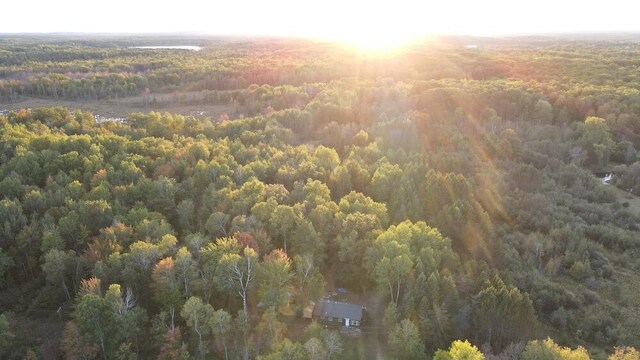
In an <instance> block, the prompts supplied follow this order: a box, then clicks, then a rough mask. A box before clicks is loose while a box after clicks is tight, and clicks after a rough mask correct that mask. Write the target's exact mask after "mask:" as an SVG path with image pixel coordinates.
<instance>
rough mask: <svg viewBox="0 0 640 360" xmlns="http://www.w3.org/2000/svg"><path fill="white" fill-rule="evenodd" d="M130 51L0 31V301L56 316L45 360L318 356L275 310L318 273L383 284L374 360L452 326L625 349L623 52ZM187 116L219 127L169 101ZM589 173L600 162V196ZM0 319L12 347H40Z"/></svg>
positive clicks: (508, 46) (627, 76) (122, 45)
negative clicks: (57, 349)
mask: <svg viewBox="0 0 640 360" xmlns="http://www.w3.org/2000/svg"><path fill="white" fill-rule="evenodd" d="M179 39H180V40H181V41H182V40H184V41H187V39H186V38H184V39H183V38H179ZM176 40H177V39H176V38H171V39H168V38H165V39H158V41H161V42H163V41H171V42H173V41H176ZM188 40H189V41H191V40H193V39H188ZM150 41H154V42H155V41H156V39H153V40H152V39H150V38H135V39H125V38H116V39H97V38H95V39H94V38H92V39H88V38H87V39H86V38H74V39H63V38H58V37H48V38H47V39H44V40H43V39H40V38H37V39H36V38H29V37H14V36H9V37H5V38H3V41H2V42H1V43H0V53H2V56H0V102H3V104H5V105H3V109H4V108H9V109H16V107H15V106H17V105H16V104H20V105H23V104H24V106H30V107H32V108H33V109H31V110H29V109H20V110H15V111H9V112H8V114H6V116H5V115H4V114H5V113H4V112H3V115H0V195H1V199H2V200H0V288H1V289H2V290H3V291H0V308H2V309H7V310H13V311H15V312H16V313H17V314H18V315H19V316H24V317H26V318H27V322H25V324H30V322H28V321H29V320H32V319H31V318H32V317H40V311H42V312H43V313H45V312H46V313H47V314H55V315H54V318H55V319H57V320H55V321H65V320H70V319H73V321H71V322H69V323H68V325H67V326H66V327H65V331H64V337H63V340H62V345H61V347H62V348H63V349H64V352H65V356H66V357H68V358H92V357H93V358H95V357H101V356H102V357H105V356H108V357H109V358H131V357H132V356H134V354H135V356H138V357H140V358H154V357H156V356H157V355H159V356H160V358H166V359H177V358H188V357H189V356H190V355H189V353H188V351H187V350H188V348H189V346H190V348H191V350H192V352H193V354H198V356H199V357H201V358H203V357H205V356H215V357H218V358H222V356H223V350H224V356H225V358H239V357H242V358H249V357H251V356H254V355H255V356H263V357H264V358H287V357H290V358H313V359H316V358H318V359H326V358H334V357H336V356H338V355H339V354H340V353H341V350H342V348H343V347H344V345H342V343H341V341H340V336H339V335H338V334H336V333H334V332H329V331H324V330H322V331H316V330H313V329H311V330H313V331H311V330H309V334H308V335H307V336H305V337H304V339H300V340H299V342H297V343H296V342H291V341H288V340H287V339H285V336H284V333H285V331H284V330H285V328H286V327H288V328H289V332H288V334H289V336H291V337H292V338H295V337H296V336H295V332H292V331H291V329H295V326H294V325H286V324H285V323H284V322H281V319H279V318H278V315H277V313H278V311H282V312H287V311H290V312H294V311H291V310H296V309H300V308H302V307H303V306H305V305H306V304H307V302H308V301H309V300H314V299H318V298H320V297H321V296H323V295H325V294H324V287H325V285H326V287H327V288H329V287H346V288H348V290H349V292H350V293H352V294H354V295H358V294H375V295H372V296H378V294H379V295H381V296H380V298H379V299H381V303H380V304H379V305H378V303H379V301H371V302H370V300H371V299H367V298H364V299H362V300H363V302H368V303H373V304H375V305H376V306H372V308H375V307H377V309H378V310H380V309H383V308H386V309H387V310H386V311H385V314H384V318H385V319H384V321H383V322H384V323H385V326H386V327H387V329H388V332H389V334H387V335H390V334H391V333H393V342H391V340H392V339H391V337H390V339H389V340H390V346H392V347H393V349H394V350H393V352H390V353H389V354H388V355H389V356H391V357H394V356H396V354H397V356H398V357H412V356H414V355H415V356H421V355H423V352H420V350H419V349H427V351H433V350H434V349H437V348H444V347H446V346H447V345H448V344H449V343H451V341H452V340H453V339H456V338H469V339H471V340H472V341H474V343H478V344H481V343H482V344H487V345H490V347H491V349H492V350H495V351H502V350H503V349H508V348H509V344H510V343H512V342H518V341H525V340H528V339H529V338H531V337H533V336H539V335H546V334H547V333H549V334H560V333H562V337H561V338H559V339H561V340H562V341H563V343H567V344H569V345H572V346H575V345H576V344H584V345H585V346H588V347H589V349H590V350H592V349H593V352H594V353H602V352H603V351H602V349H605V348H606V349H610V348H611V347H612V346H615V345H618V344H623V343H624V344H634V345H635V344H636V343H637V342H638V341H637V339H636V335H635V334H637V333H638V332H637V331H636V330H637V329H636V328H637V324H635V323H634V322H633V317H632V316H629V314H631V313H632V312H633V311H634V309H635V308H636V307H637V301H636V299H635V297H633V296H631V295H629V294H633V291H631V289H632V288H633V287H634V286H635V283H636V280H637V277H638V269H637V266H636V265H637V264H636V263H637V261H635V258H634V256H635V255H634V254H636V253H637V251H638V248H639V246H640V243H639V242H638V239H637V234H636V233H637V230H638V225H637V224H638V220H640V218H639V217H638V208H639V206H638V201H636V200H637V199H636V198H635V196H634V195H633V194H636V193H638V192H640V185H638V184H639V183H640V162H636V160H637V154H636V149H638V148H640V140H639V139H640V136H639V134H640V126H638V121H637V119H638V118H640V106H638V98H639V95H640V92H639V91H638V90H637V88H639V87H640V77H639V76H638V75H637V71H636V70H637V69H636V68H637V66H636V65H637V64H636V62H635V58H636V57H637V55H638V49H637V47H636V46H635V45H634V44H633V43H631V42H628V41H627V40H626V39H620V41H616V42H610V41H606V40H604V39H603V40H602V41H598V42H590V41H587V40H584V41H572V42H567V41H564V40H561V39H536V40H532V39H521V41H518V42H508V43H507V42H504V41H502V40H497V39H484V40H483V43H482V45H481V46H480V48H479V49H475V50H470V49H468V48H464V47H462V46H460V43H457V42H456V43H455V44H454V45H453V46H438V47H435V48H434V47H433V46H431V45H429V46H422V45H420V44H417V45H415V46H414V47H412V50H411V51H409V52H406V51H398V52H397V53H394V54H387V55H385V56H379V55H371V56H361V55H362V54H357V53H355V52H353V51H351V50H349V49H347V48H345V47H340V46H334V45H332V44H324V45H322V46H318V44H313V43H309V42H305V41H296V42H288V41H276V42H273V41H271V40H267V39H263V40H255V41H253V40H242V41H235V40H229V42H226V41H223V42H220V41H219V40H216V39H209V38H206V37H202V38H198V39H197V41H198V43H199V44H201V45H203V46H205V48H204V49H203V51H200V52H179V51H164V50H141V49H129V48H127V47H128V46H129V45H139V43H147V42H150ZM441 41H442V42H443V43H444V44H448V43H449V41H451V39H442V40H441ZM465 41H466V40H465ZM605 65H606V66H605ZM605 70H606V71H605ZM354 74H357V75H358V76H353V75H354ZM252 84H260V85H252ZM34 98H37V103H38V104H40V103H42V102H50V103H58V102H59V101H62V100H64V101H78V104H79V103H80V102H82V107H83V108H85V107H88V108H95V110H96V116H94V115H93V114H91V113H89V112H85V111H73V110H68V109H65V108H63V107H51V108H40V107H38V106H34V105H32V104H36V100H34ZM107 99H113V100H109V101H116V102H117V103H118V106H117V108H115V107H112V106H111V105H109V104H111V103H110V102H108V101H107V102H105V100H107ZM65 103H66V104H68V102H65ZM72 104H73V103H72ZM187 108H188V109H202V110H203V111H206V114H207V115H212V116H214V118H213V119H209V118H206V117H204V115H202V114H196V115H195V116H185V115H180V114H172V112H174V111H183V110H184V109H187ZM127 111H150V112H147V113H132V114H129V115H127V114H125V112H127ZM107 113H108V114H119V116H122V117H123V118H125V119H124V120H122V121H113V120H107V121H105V120H104V119H105V117H104V115H105V114H107ZM194 114H195V113H194ZM583 119H584V121H582V120H583ZM594 169H597V170H603V171H604V170H606V171H609V170H613V172H614V176H613V179H612V180H611V185H603V184H601V182H599V181H598V180H597V179H595V178H594V177H593V175H592V174H591V172H590V171H591V170H594ZM280 248H282V250H276V251H275V252H274V251H273V249H280ZM496 274H499V276H496ZM83 279H89V280H83ZM503 279H504V281H503ZM325 281H326V284H325ZM117 284H122V286H123V288H131V289H132V290H131V292H126V293H125V294H122V293H120V290H116V285H117ZM101 286H104V287H105V288H107V289H109V290H108V291H107V293H106V294H104V295H103V290H104V289H102V288H101ZM117 293H119V295H118V294H117ZM133 293H135V294H136V297H137V299H138V301H137V302H138V304H137V306H134V307H130V305H131V303H130V302H129V305H127V306H124V305H123V304H127V303H128V302H127V299H129V300H131V297H128V294H133ZM74 299H77V300H76V301H77V304H76V306H75V308H73V305H72V304H73V301H74ZM193 299H200V300H199V303H198V300H193ZM376 299H378V298H376ZM260 302H262V303H263V304H265V303H266V304H270V305H273V306H274V307H278V308H277V309H275V310H274V309H266V310H265V309H264V308H259V309H258V307H257V305H258V303H260ZM187 304H189V306H187ZM209 304H215V305H216V306H220V307H221V308H220V309H218V310H214V309H213V307H211V305H209ZM281 305H291V307H287V306H281ZM123 306H124V307H123ZM71 308H73V310H71V311H70V310H69V309H71ZM57 309H60V311H59V312H57V313H56V310H57ZM125 309H127V310H125ZM143 309H146V310H143ZM185 309H187V310H186V312H185V313H184V317H182V318H180V317H176V316H175V313H176V311H181V312H184V311H185ZM238 310H239V312H237V311H238ZM144 311H149V313H150V315H153V319H154V321H153V326H152V327H153V330H152V331H150V333H152V334H153V338H154V341H152V342H146V341H144V339H143V338H142V336H141V334H145V333H147V330H148V329H147V327H146V326H145V324H144V316H143V315H144ZM256 311H260V312H263V316H262V319H261V320H258V318H259V316H258V315H257V314H256ZM232 313H233V314H236V313H237V314H238V316H236V317H235V319H232V318H231V315H229V314H232ZM202 314H204V316H200V315H202ZM378 315H379V316H378V317H382V314H378ZM373 316H374V317H375V316H377V315H376V314H373ZM196 319H201V320H202V319H205V320H206V321H205V320H202V321H205V323H206V324H207V325H204V326H196V325H195V324H196V322H198V324H199V325H200V324H201V322H200V320H198V321H196ZM400 319H405V320H402V321H400ZM369 320H373V319H369ZM51 321H54V320H51ZM374 321H376V320H374ZM293 323H295V321H294V322H293ZM185 324H186V326H187V327H188V329H189V331H184V332H182V333H181V332H180V330H179V327H180V326H184V325H185ZM539 325H542V326H539ZM25 326H27V325H25ZM45 326H46V325H44V322H43V324H42V325H38V326H36V328H38V329H40V328H42V329H46V330H47V331H48V328H46V327H45ZM372 326H374V328H377V327H376V326H377V325H376V324H375V323H374V324H373V325H372ZM0 327H1V326H0ZM58 328H59V329H61V328H62V326H59V327H58ZM196 328H197V331H196ZM185 329H186V328H185ZM257 329H260V330H257ZM43 331H44V330H43ZM538 331H539V332H538ZM11 332H12V333H13V334H15V335H16V337H15V338H14V340H15V341H14V343H16V344H17V345H16V349H15V350H13V349H12V350H11V353H10V355H9V356H11V355H16V354H19V356H24V354H26V353H27V350H28V349H38V348H42V349H44V348H46V346H47V345H46V344H44V343H42V344H40V343H37V342H38V341H40V340H36V339H41V338H42V339H45V338H44V337H40V336H32V339H29V340H25V339H22V338H21V337H24V336H23V332H20V331H18V329H16V330H14V329H13V328H12V329H11ZM198 332H200V334H207V336H203V337H202V338H200V336H199V334H198ZM363 333H364V334H363V335H364V336H365V337H366V335H368V334H367V331H366V330H365V329H363ZM415 334H422V336H420V335H415ZM414 335H415V336H414ZM52 336H55V334H54V335H52ZM138 337H140V339H138ZM44 341H45V340H42V342H44ZM0 342H1V340H0ZM403 342H404V343H406V344H407V347H406V348H405V347H403V345H400V344H401V343H403ZM349 343H350V342H347V344H349ZM392 343H393V345H392ZM187 344H189V346H187ZM418 345H420V346H418ZM454 345H455V350H456V353H457V354H458V355H455V356H456V357H465V356H467V355H468V356H470V357H473V356H472V354H475V352H474V351H471V349H470V345H468V343H467V344H465V343H457V342H456V343H454ZM347 346H350V345H347ZM0 347H1V345H0ZM405 349H407V351H408V353H404V352H403V351H405ZM528 349H529V351H532V352H535V351H538V352H539V353H540V354H542V355H540V356H543V355H544V356H547V355H548V356H547V357H554V356H556V355H553V354H556V353H558V354H565V353H566V351H565V350H563V349H564V348H558V347H557V346H555V345H554V346H552V345H550V344H546V343H541V342H538V343H530V344H529V346H528ZM558 349H560V350H558ZM453 350H454V346H453V345H452V349H450V350H449V351H448V352H439V354H440V355H439V356H443V357H452V356H454V355H452V351H453ZM583 353H584V352H583V351H578V352H577V353H575V354H574V353H569V355H567V354H565V355H566V356H577V357H581V356H583V355H584V354H583ZM205 354H207V355H205ZM349 354H350V353H349ZM464 354H467V355H464ZM469 354H471V355H469ZM487 354H488V353H487ZM549 354H551V355H549ZM634 354H635V355H634ZM565 355H562V356H565ZM614 355H615V357H616V358H617V357H625V358H627V357H629V358H633V357H634V356H636V355H637V354H636V353H634V351H632V350H631V349H630V348H627V349H624V350H618V351H617V352H616V353H615V354H614ZM16 356H18V355H16ZM487 356H488V355H487ZM496 356H508V354H501V355H496ZM536 356H537V355H536ZM544 356H543V357H544ZM534 357H535V356H534ZM636 357H637V356H636Z"/></svg>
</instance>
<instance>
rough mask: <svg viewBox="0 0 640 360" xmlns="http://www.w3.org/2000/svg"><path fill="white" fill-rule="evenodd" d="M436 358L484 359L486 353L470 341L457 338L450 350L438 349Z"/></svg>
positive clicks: (438, 359)
mask: <svg viewBox="0 0 640 360" xmlns="http://www.w3.org/2000/svg"><path fill="white" fill-rule="evenodd" d="M433 359H434V360H484V355H483V354H482V353H481V352H480V350H478V348H477V347H475V346H474V345H472V344H471V343H469V341H467V340H465V341H461V340H455V341H454V342H452V343H451V346H450V347H449V350H448V351H445V350H438V351H436V353H435V354H434V355H433Z"/></svg>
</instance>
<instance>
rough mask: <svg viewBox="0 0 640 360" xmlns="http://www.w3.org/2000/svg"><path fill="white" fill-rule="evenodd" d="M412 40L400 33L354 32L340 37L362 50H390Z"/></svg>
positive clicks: (396, 48)
mask: <svg viewBox="0 0 640 360" xmlns="http://www.w3.org/2000/svg"><path fill="white" fill-rule="evenodd" d="M411 40H412V37H410V36H404V35H401V34H392V33H388V34H379V33H375V32H373V33H369V34H355V35H351V36H345V37H344V38H343V39H341V41H342V42H344V43H346V44H347V45H349V46H351V47H354V48H356V49H357V50H360V51H363V52H391V51H395V50H398V49H400V48H402V47H403V46H405V45H407V44H409V43H410V42H411Z"/></svg>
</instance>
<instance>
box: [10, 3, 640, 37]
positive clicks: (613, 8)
mask: <svg viewBox="0 0 640 360" xmlns="http://www.w3.org/2000/svg"><path fill="white" fill-rule="evenodd" d="M639 10H640V1H637V0H607V1H594V0H580V1H577V0H510V1H504V0H477V1H463V0H438V1H433V0H391V1H388V0H385V1H376V0H369V1H361V0H354V1H349V0H321V1H305V0H272V1H267V0H224V1H220V0H179V1H176V0H153V1H151V0H109V1H101V0H93V1H92V0H10V1H5V2H4V3H3V4H2V13H3V16H2V19H1V20H0V33H21V32H46V33H48V32H87V33H95V32H98V33H155V32H163V33H166V32H200V33H207V34H214V35H248V36H251V35H262V36H293V37H313V38H324V39H344V38H349V37H353V38H362V37H367V38H380V39H385V38H399V37H410V36H422V35H430V34H464V35H479V36H487V35H507V34H532V33H557V32H604V31H606V32H610V31H623V32H634V31H638V32H640V21H637V19H636V18H637V16H638V15H637V14H638V13H639Z"/></svg>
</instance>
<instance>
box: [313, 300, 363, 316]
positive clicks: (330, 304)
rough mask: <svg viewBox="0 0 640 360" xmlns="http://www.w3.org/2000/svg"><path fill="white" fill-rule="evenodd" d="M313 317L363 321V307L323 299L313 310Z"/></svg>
mask: <svg viewBox="0 0 640 360" xmlns="http://www.w3.org/2000/svg"><path fill="white" fill-rule="evenodd" d="M313 316H319V317H334V318H341V319H352V320H357V321H360V320H362V305H360V304H352V303H346V302H339V301H332V300H326V299H322V300H320V301H319V302H318V303H317V304H316V306H315V308H314V309H313Z"/></svg>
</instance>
